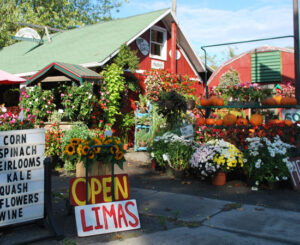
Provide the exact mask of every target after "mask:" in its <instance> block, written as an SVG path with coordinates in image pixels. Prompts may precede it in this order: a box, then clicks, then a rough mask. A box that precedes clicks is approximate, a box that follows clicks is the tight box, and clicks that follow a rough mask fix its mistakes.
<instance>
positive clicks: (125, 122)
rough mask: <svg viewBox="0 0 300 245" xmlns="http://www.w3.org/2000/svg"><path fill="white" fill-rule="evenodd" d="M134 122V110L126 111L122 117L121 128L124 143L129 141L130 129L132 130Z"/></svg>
mask: <svg viewBox="0 0 300 245" xmlns="http://www.w3.org/2000/svg"><path fill="white" fill-rule="evenodd" d="M134 123H135V117H134V112H133V111H131V112H129V113H126V114H125V115H124V117H123V118H122V122H121V124H120V129H121V135H122V137H123V141H124V143H128V133H129V131H131V130H132V127H133V126H134Z"/></svg>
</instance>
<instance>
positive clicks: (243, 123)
mask: <svg viewBox="0 0 300 245" xmlns="http://www.w3.org/2000/svg"><path fill="white" fill-rule="evenodd" d="M236 124H237V125H239V126H247V124H248V120H247V119H246V118H243V117H240V118H238V120H237V121H236Z"/></svg>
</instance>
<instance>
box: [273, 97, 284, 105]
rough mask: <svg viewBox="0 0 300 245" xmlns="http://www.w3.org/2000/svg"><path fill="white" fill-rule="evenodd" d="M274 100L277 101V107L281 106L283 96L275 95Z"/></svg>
mask: <svg viewBox="0 0 300 245" xmlns="http://www.w3.org/2000/svg"><path fill="white" fill-rule="evenodd" d="M273 99H274V100H275V101H276V104H277V105H280V102H281V99H282V96H281V95H275V96H273Z"/></svg>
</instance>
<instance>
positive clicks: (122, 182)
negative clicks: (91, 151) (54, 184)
mask: <svg viewBox="0 0 300 245" xmlns="http://www.w3.org/2000/svg"><path fill="white" fill-rule="evenodd" d="M111 180H112V177H111V175H104V176H94V177H89V180H88V189H89V197H88V198H89V200H88V201H89V203H91V204H95V203H102V202H111V201H112V188H111V182H112V181H111ZM114 183H115V184H114V187H115V188H114V192H115V195H114V197H115V200H116V201H121V200H127V199H129V198H130V195H129V183H128V175H127V174H116V175H115V176H114ZM85 186H86V179H85V178H73V179H71V180H70V202H71V204H72V205H74V206H77V205H85V204H86V200H85V199H86V196H85Z"/></svg>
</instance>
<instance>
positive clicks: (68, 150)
mask: <svg viewBox="0 0 300 245" xmlns="http://www.w3.org/2000/svg"><path fill="white" fill-rule="evenodd" d="M65 153H67V154H68V155H69V156H72V155H74V153H75V146H74V145H72V144H68V145H67V146H66V148H65Z"/></svg>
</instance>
